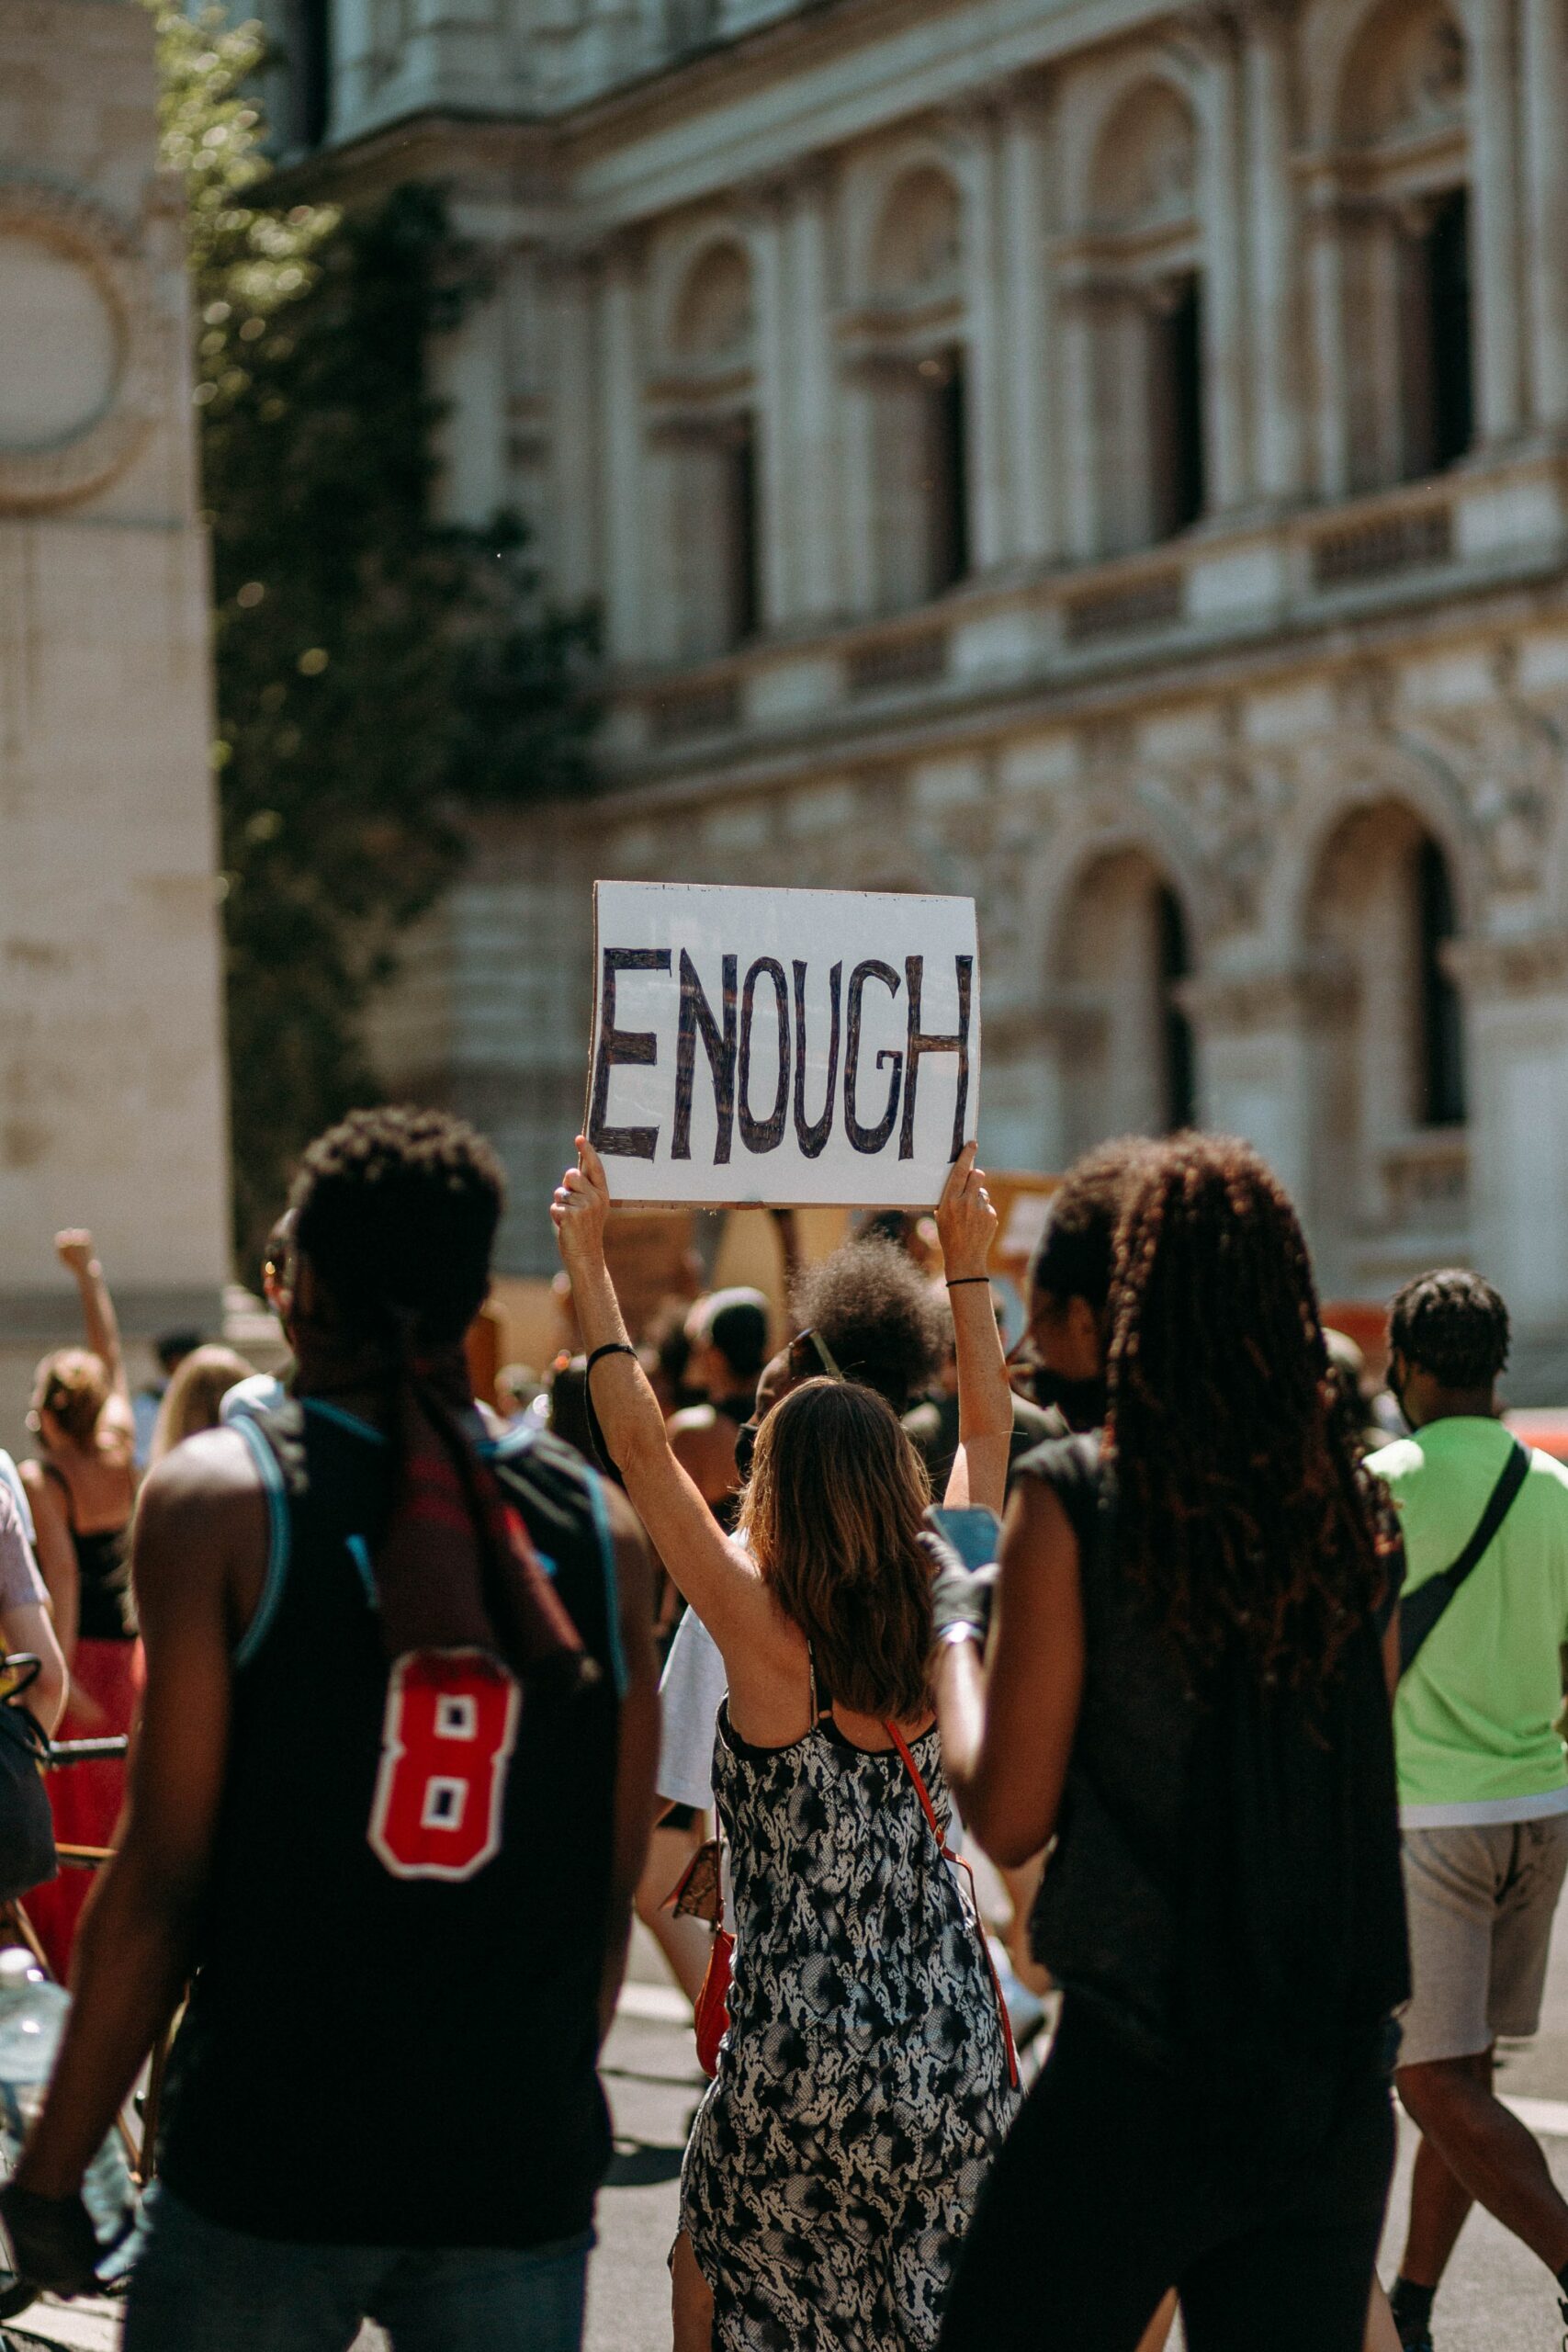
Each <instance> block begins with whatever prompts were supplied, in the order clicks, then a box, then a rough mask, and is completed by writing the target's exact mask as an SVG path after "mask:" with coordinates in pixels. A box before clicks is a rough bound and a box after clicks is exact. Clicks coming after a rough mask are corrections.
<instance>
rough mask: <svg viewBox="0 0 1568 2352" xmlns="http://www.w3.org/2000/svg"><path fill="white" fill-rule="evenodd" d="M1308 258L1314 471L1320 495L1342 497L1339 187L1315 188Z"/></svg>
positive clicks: (1345, 398) (1346, 472)
mask: <svg viewBox="0 0 1568 2352" xmlns="http://www.w3.org/2000/svg"><path fill="white" fill-rule="evenodd" d="M1310 219H1311V227H1310V237H1311V243H1310V247H1309V262H1310V268H1311V280H1312V345H1313V356H1314V360H1315V362H1316V366H1315V369H1314V374H1315V379H1316V386H1317V405H1316V408H1315V410H1314V416H1313V423H1314V427H1315V434H1314V438H1315V442H1316V448H1315V453H1314V458H1315V462H1314V471H1315V475H1316V482H1317V492H1318V495H1319V497H1321V498H1325V499H1336V498H1343V497H1344V496H1345V494H1346V492H1347V490H1348V487H1349V480H1350V445H1349V415H1348V403H1349V388H1348V382H1347V379H1346V369H1345V267H1344V258H1345V257H1344V247H1343V239H1344V235H1345V223H1344V221H1343V220H1342V218H1341V216H1340V208H1339V203H1338V199H1337V195H1336V192H1335V190H1334V188H1333V187H1332V186H1331V185H1328V184H1326V183H1325V184H1324V185H1322V186H1320V187H1317V188H1316V189H1314V192H1313V198H1312V205H1311V215H1310Z"/></svg>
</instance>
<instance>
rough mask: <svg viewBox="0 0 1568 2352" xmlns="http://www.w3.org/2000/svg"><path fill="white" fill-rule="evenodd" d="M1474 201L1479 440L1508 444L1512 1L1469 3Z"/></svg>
mask: <svg viewBox="0 0 1568 2352" xmlns="http://www.w3.org/2000/svg"><path fill="white" fill-rule="evenodd" d="M1465 28H1466V32H1467V34H1468V37H1469V46H1470V71H1471V108H1472V110H1471V121H1472V150H1471V152H1472V182H1473V203H1474V215H1473V218H1474V224H1475V225H1474V240H1473V246H1472V252H1473V266H1472V284H1473V287H1474V289H1475V314H1474V320H1473V333H1474V338H1475V382H1476V390H1477V393H1478V395H1479V397H1478V401H1477V407H1478V412H1479V413H1478V420H1477V421H1478V424H1479V428H1480V431H1479V438H1480V439H1481V440H1482V441H1483V442H1489V441H1506V440H1507V439H1508V438H1509V437H1510V435H1513V434H1515V433H1517V430H1518V427H1519V420H1520V389H1521V386H1520V378H1521V373H1522V371H1521V368H1520V364H1519V362H1520V350H1519V345H1520V336H1519V321H1520V302H1519V208H1518V202H1517V193H1516V189H1517V181H1516V170H1517V141H1516V135H1515V120H1514V111H1515V110H1514V85H1515V77H1516V71H1517V68H1516V62H1515V44H1514V21H1513V5H1512V0H1470V6H1469V7H1468V9H1467V11H1466V17H1465Z"/></svg>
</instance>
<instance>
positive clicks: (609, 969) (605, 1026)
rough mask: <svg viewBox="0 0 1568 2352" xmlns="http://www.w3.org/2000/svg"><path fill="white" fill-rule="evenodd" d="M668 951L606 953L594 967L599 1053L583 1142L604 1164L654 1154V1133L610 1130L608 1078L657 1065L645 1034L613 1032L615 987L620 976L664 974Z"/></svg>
mask: <svg viewBox="0 0 1568 2352" xmlns="http://www.w3.org/2000/svg"><path fill="white" fill-rule="evenodd" d="M669 969H670V950H669V948H668V947H606V948H605V950H604V957H603V960H602V963H601V967H600V980H599V1053H598V1057H597V1059H596V1060H595V1062H594V1065H593V1092H592V1109H591V1110H590V1112H589V1114H588V1140H589V1142H590V1143H591V1144H592V1146H593V1148H594V1150H595V1151H597V1152H600V1153H601V1154H603V1156H604V1158H605V1159H652V1158H653V1156H654V1154H655V1153H656V1152H657V1150H658V1149H659V1129H658V1128H657V1127H613V1126H611V1125H610V1124H609V1110H610V1072H611V1071H612V1070H613V1069H620V1068H623V1067H625V1066H627V1065H630V1064H638V1065H640V1066H641V1067H642V1068H644V1069H649V1068H650V1067H652V1066H653V1065H654V1064H656V1063H657V1062H658V1059H659V1040H658V1038H657V1037H656V1036H655V1035H654V1034H653V1031H652V1030H651V1029H617V1028H616V1026H615V981H616V978H617V977H618V976H619V975H620V974H621V973H622V972H667V971H668V970H669Z"/></svg>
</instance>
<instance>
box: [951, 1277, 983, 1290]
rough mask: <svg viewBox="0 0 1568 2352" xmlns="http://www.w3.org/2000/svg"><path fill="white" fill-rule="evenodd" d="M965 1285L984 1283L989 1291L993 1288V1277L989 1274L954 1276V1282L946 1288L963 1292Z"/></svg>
mask: <svg viewBox="0 0 1568 2352" xmlns="http://www.w3.org/2000/svg"><path fill="white" fill-rule="evenodd" d="M964 1283H985V1285H986V1287H987V1290H989V1288H990V1286H991V1277H990V1276H989V1274H954V1276H953V1280H952V1281H951V1282H950V1283H948V1284H947V1285H946V1287H947V1288H948V1289H949V1290H962V1289H963V1287H964Z"/></svg>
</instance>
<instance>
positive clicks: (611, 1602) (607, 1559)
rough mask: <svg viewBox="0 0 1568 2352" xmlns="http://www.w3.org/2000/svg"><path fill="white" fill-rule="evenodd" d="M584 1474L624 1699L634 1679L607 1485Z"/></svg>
mask: <svg viewBox="0 0 1568 2352" xmlns="http://www.w3.org/2000/svg"><path fill="white" fill-rule="evenodd" d="M585 1475H586V1476H587V1479H588V1499H589V1502H590V1504H591V1505H592V1511H593V1526H594V1531H595V1532H596V1533H597V1535H598V1538H599V1559H600V1564H601V1566H603V1568H604V1628H605V1638H606V1640H607V1642H608V1645H609V1650H610V1671H611V1673H612V1674H613V1675H614V1676H615V1696H616V1698H617V1699H624V1698H625V1697H626V1684H627V1683H628V1682H629V1681H630V1679H631V1677H630V1676H629V1675H628V1674H627V1672H626V1651H625V1650H624V1649H623V1648H622V1646H621V1587H620V1579H619V1578H618V1577H617V1576H616V1574H615V1537H614V1535H613V1534H612V1533H611V1532H610V1507H609V1505H608V1504H607V1503H606V1502H605V1500H604V1480H603V1479H602V1478H601V1477H600V1476H599V1474H598V1472H597V1471H596V1470H590V1471H588V1472H587V1473H586V1474H585Z"/></svg>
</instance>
